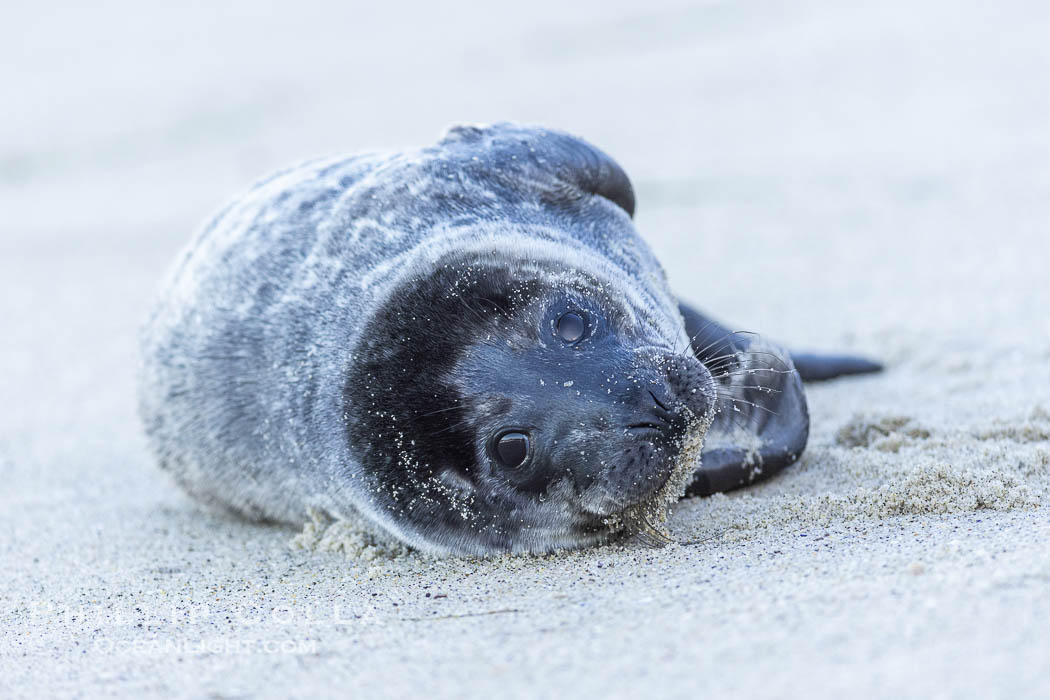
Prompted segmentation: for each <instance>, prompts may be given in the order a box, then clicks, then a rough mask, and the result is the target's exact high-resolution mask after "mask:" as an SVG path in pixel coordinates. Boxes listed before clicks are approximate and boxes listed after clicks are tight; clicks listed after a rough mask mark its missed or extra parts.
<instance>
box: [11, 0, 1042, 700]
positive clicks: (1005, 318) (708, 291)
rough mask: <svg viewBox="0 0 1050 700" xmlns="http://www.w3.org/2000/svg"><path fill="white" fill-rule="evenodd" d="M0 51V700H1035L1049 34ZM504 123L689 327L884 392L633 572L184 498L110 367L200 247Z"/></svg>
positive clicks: (620, 11)
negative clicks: (538, 149)
mask: <svg viewBox="0 0 1050 700" xmlns="http://www.w3.org/2000/svg"><path fill="white" fill-rule="evenodd" d="M8 14H10V15H11V19H10V21H8V22H5V26H4V27H3V28H0V56H2V57H3V59H4V60H0V75H2V76H3V84H4V85H5V86H6V92H7V99H6V100H5V103H6V106H5V109H4V110H3V112H2V113H0V211H2V212H3V213H4V216H3V219H2V222H0V324H2V325H0V328H2V331H0V397H2V398H3V405H2V406H0V479H2V482H3V483H2V486H0V563H2V564H3V573H4V575H3V583H2V584H0V626H2V628H3V630H4V632H3V634H2V635H0V695H2V696H4V697H49V696H58V697H96V696H134V697H214V698H233V697H256V696H259V697H306V696H336V697H355V698H356V697H361V698H370V697H398V696H405V695H407V694H414V693H418V694H422V693H426V695H427V696H429V697H431V698H443V697H450V698H451V697H455V698H460V697H492V696H498V697H559V696H565V695H570V694H571V695H572V696H578V697H596V696H604V697H632V696H638V695H639V694H642V693H645V694H650V695H652V696H658V697H682V698H704V697H742V698H767V697H768V698H786V697H801V696H806V697H810V698H824V697H828V698H841V697H865V698H866V697H872V698H881V697H894V698H912V697H914V698H992V697H996V698H999V697H1001V698H1045V697H1048V696H1050V313H1048V309H1050V281H1048V273H1047V269H1048V267H1050V247H1048V244H1047V236H1048V233H1050V231H1048V225H1050V224H1048V222H1050V130H1048V129H1047V123H1048V117H1050V90H1048V89H1047V78H1046V76H1047V75H1048V74H1050V42H1047V41H1046V38H1047V36H1050V6H1047V5H1046V4H1043V3H1037V2H1005V3H996V4H994V6H993V5H989V6H987V7H985V8H983V9H982V8H975V7H969V6H965V7H964V6H959V5H958V4H957V3H949V2H941V1H939V0H932V1H931V2H926V3H921V4H919V5H916V4H914V3H906V2H900V1H898V0H893V1H890V2H881V3H863V4H857V5H853V6H852V7H849V8H847V7H845V6H843V5H841V4H839V3H834V2H829V1H828V0H815V1H814V2H804V3H780V2H774V1H762V2H704V3H696V4H683V3H674V2H663V1H662V0H660V1H657V2H655V3H649V4H647V5H646V6H645V7H644V8H643V7H641V6H636V5H634V4H631V3H626V2H623V3H621V2H612V3H597V2H593V3H590V2H589V3H580V4H574V5H573V6H572V7H569V8H567V7H565V6H563V5H562V4H560V3H554V2H546V1H543V2H539V3H531V4H529V5H527V6H524V5H523V6H519V7H515V8H505V9H502V10H499V11H498V12H497V11H496V10H494V9H493V8H492V7H491V6H489V5H482V4H478V5H467V4H460V3H456V4H453V5H445V4H440V5H433V6H431V5H424V4H419V6H414V5H409V6H403V7H402V6H398V7H395V6H389V7H384V8H380V7H378V6H370V7H368V8H353V7H350V6H349V4H347V5H346V6H344V5H342V4H338V3H332V4H316V3H309V4H305V5H300V6H297V7H296V9H295V10H294V12H292V11H289V10H288V9H287V8H281V7H279V6H277V5H276V4H275V5H273V6H272V7H270V6H266V5H264V4H260V3H258V2H253V3H248V2H242V3H228V4H223V5H221V6H217V7H211V6H201V7H199V8H196V9H186V8H183V9H174V6H170V7H169V6H162V5H158V6H156V7H143V6H142V5H140V4H135V3H112V4H108V5H106V6H105V7H92V8H88V7H87V6H80V5H76V4H69V5H68V6H63V5H61V4H59V3H47V4H45V5H40V4H35V5H32V6H29V5H26V6H24V7H20V8H12V9H10V10H9V13H8ZM504 119H513V120H516V121H523V122H532V123H540V124H545V125H549V126H553V127H557V128H561V129H565V130H568V131H571V132H573V133H576V134H579V135H581V136H583V137H584V138H586V139H588V140H589V141H591V142H593V143H595V144H596V145H598V146H599V147H601V148H602V149H603V150H605V151H606V152H608V153H610V154H611V155H613V156H614V157H615V158H616V159H617V160H618V161H619V162H620V163H621V164H622V165H623V166H624V168H625V170H626V171H627V172H628V174H629V175H631V177H632V179H633V181H634V186H635V189H636V192H637V200H638V213H637V217H636V222H637V226H638V228H639V230H640V231H641V232H642V233H643V235H644V236H645V237H646V238H647V240H649V241H650V242H651V244H652V246H653V248H654V250H655V251H656V252H657V255H658V257H659V258H660V259H661V260H662V261H664V264H665V267H666V269H667V272H668V275H669V277H670V279H671V281H672V284H673V286H674V287H675V288H676V289H677V290H679V292H680V294H681V296H682V297H683V298H684V299H687V300H689V301H691V302H693V303H695V304H696V305H697V306H699V307H701V308H703V309H705V310H709V311H711V312H713V313H715V314H716V315H718V316H719V317H721V318H725V319H727V320H729V321H731V322H732V323H734V324H737V326H738V327H740V328H744V329H748V330H756V331H761V332H762V333H763V334H764V335H766V336H768V337H769V338H773V339H776V340H777V341H779V342H782V343H784V344H786V345H789V346H791V347H793V348H798V349H828V350H844V351H852V352H861V353H864V354H867V355H870V356H873V357H877V358H879V359H881V360H882V361H883V362H884V363H885V365H886V371H885V372H884V373H882V374H880V375H877V376H871V377H864V378H854V379H847V380H842V381H837V382H834V383H828V384H821V385H814V386H811V387H810V388H809V389H808V396H809V404H810V411H811V414H812V432H811V436H810V442H809V446H808V448H807V450H806V452H805V454H804V456H803V457H802V459H801V461H800V462H799V463H798V464H796V465H795V466H793V467H791V468H790V469H789V470H787V471H786V472H785V473H784V474H783V475H782V476H780V477H779V478H776V479H774V480H772V481H771V482H769V483H767V484H764V485H761V486H758V487H755V488H752V489H749V490H745V491H740V492H736V493H732V494H729V495H720V496H716V497H712V498H708V499H691V500H686V501H682V502H681V503H680V504H679V505H678V506H677V508H676V509H675V512H674V514H673V516H672V518H671V520H670V523H669V529H670V531H671V533H672V534H673V536H674V537H675V538H676V539H677V540H678V541H679V542H681V543H684V544H672V545H669V546H666V547H664V548H660V549H652V548H647V547H644V546H641V545H637V544H630V543H628V544H614V545H609V546H605V547H600V548H596V549H592V550H586V551H579V552H569V553H561V554H557V555H550V556H544V557H505V558H497V559H491V560H467V559H445V560H434V559H429V558H426V557H423V556H421V555H419V554H416V553H412V552H398V551H390V550H385V549H380V548H377V547H374V546H371V545H370V544H369V543H368V542H366V541H363V540H361V539H360V538H355V537H354V536H353V535H347V534H346V533H343V532H340V531H339V530H338V528H336V529H335V530H331V529H330V530H328V531H323V530H324V524H322V525H321V526H320V528H319V527H318V526H317V525H315V524H311V525H308V527H307V531H306V532H305V533H304V532H302V531H301V529H300V528H293V527H278V526H260V525H255V524H250V523H245V522H242V521H239V520H236V519H232V518H230V517H228V516H225V515H222V514H219V513H216V512H213V511H209V510H208V509H206V508H204V507H202V506H200V505H198V504H197V503H195V502H194V501H193V500H191V499H190V498H189V497H187V496H185V495H184V494H183V493H182V492H180V491H179V489H178V488H177V487H176V486H175V485H174V483H173V482H172V481H171V479H170V478H169V477H168V476H167V475H166V474H165V473H163V472H161V471H160V470H159V469H158V468H157V467H156V465H155V464H154V462H153V460H152V458H151V456H150V454H149V453H148V451H147V449H146V443H145V439H144V437H143V435H142V430H141V426H140V422H139V420H138V416H137V415H136V410H135V384H134V382H135V368H136V364H137V347H136V334H137V330H138V328H139V326H140V324H141V323H142V321H143V320H144V318H145V315H146V313H147V311H148V309H149V306H150V301H151V296H152V295H153V293H154V291H155V290H156V288H157V285H158V283H159V281H160V279H161V276H162V275H163V274H164V272H165V270H166V269H167V267H168V265H169V264H170V263H171V262H172V260H173V259H174V256H175V255H176V253H177V252H178V250H179V249H180V248H181V247H182V246H183V245H185V243H186V242H187V241H188V240H189V238H190V236H191V234H192V233H193V231H194V230H195V228H196V227H197V226H198V225H199V224H200V223H201V221H203V220H204V218H205V217H207V216H208V215H209V214H210V213H212V212H213V211H214V210H216V209H217V208H218V207H219V206H220V205H221V204H222V203H223V202H224V201H225V200H226V199H227V198H228V197H230V196H231V195H232V194H234V193H236V192H237V191H240V190H242V189H243V188H244V187H245V186H246V185H247V184H248V183H249V182H250V181H252V180H253V179H255V178H256V177H258V176H260V175H262V174H264V173H266V172H267V171H270V170H273V169H275V168H278V167H281V166H284V165H286V164H288V163H291V162H295V161H298V160H301V159H303V158H305V157H309V156H312V155H317V154H324V153H339V152H354V151H359V150H372V149H381V148H395V147H401V146H410V145H419V144H424V143H428V142H432V141H434V140H435V139H436V138H438V137H439V136H440V134H441V133H442V132H443V131H444V129H445V128H446V127H447V126H448V125H450V124H454V123H459V122H490V121H498V120H504ZM305 520H306V515H305V514H304V521H305ZM319 530H320V531H319Z"/></svg>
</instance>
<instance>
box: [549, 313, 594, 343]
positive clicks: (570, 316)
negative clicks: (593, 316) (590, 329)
mask: <svg viewBox="0 0 1050 700" xmlns="http://www.w3.org/2000/svg"><path fill="white" fill-rule="evenodd" d="M556 329H557V331H558V337H559V338H561V339H562V340H564V341H565V342H566V343H575V342H578V341H579V340H580V338H582V337H583V334H584V333H585V332H586V331H587V322H586V321H584V320H583V316H581V315H579V314H578V313H575V312H573V311H569V312H568V313H564V314H562V315H561V317H560V318H559V319H558V323H557V324H556Z"/></svg>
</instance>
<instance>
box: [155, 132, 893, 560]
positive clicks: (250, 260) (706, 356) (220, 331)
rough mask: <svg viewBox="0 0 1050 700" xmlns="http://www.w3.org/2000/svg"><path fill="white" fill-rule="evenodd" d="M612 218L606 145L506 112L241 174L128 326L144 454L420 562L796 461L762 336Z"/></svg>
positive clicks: (827, 364)
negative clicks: (684, 298)
mask: <svg viewBox="0 0 1050 700" xmlns="http://www.w3.org/2000/svg"><path fill="white" fill-rule="evenodd" d="M633 212H634V194H633V190H632V188H631V184H630V181H629V180H628V178H627V176H626V175H625V174H624V172H623V171H622V170H621V169H620V168H619V166H617V165H616V164H615V163H614V162H613V161H612V160H611V159H610V158H609V157H608V156H606V155H605V154H604V153H602V152H601V151H599V150H597V149H596V148H594V147H592V146H590V145H589V144H587V143H585V142H583V141H581V140H579V139H576V138H574V137H571V136H569V135H567V134H564V133H561V132H557V131H552V130H547V129H540V128H532V127H524V126H517V125H513V124H499V125H494V126H488V127H457V128H453V129H452V130H450V131H449V133H448V134H447V135H446V136H445V138H444V139H442V140H441V141H440V142H439V143H438V144H436V145H435V146H431V147H428V148H423V149H421V150H418V151H410V152H404V153H395V154H389V155H362V156H353V157H343V158H329V159H321V160H314V161H310V162H307V163H304V164H302V165H299V166H297V167H294V168H291V169H289V170H285V171H283V172H280V173H277V174H275V175H273V176H271V177H269V178H267V179H265V180H262V181H261V182H259V183H258V184H256V185H255V186H254V187H253V188H252V189H250V190H249V191H248V192H247V193H245V194H244V195H243V196H241V197H240V198H238V199H236V200H234V201H233V202H232V203H231V204H230V205H228V206H227V207H226V208H225V209H224V210H223V211H222V212H221V213H220V214H219V215H218V216H216V217H215V218H214V219H213V220H212V221H210V222H209V223H208V224H207V225H206V226H205V227H204V229H203V230H202V231H201V232H200V233H199V234H198V236H197V237H196V239H195V240H194V241H193V242H192V243H191V245H190V246H189V248H188V249H187V251H186V252H185V253H184V254H183V255H182V257H181V259H180V260H179V261H178V263H177V265H176V267H175V269H174V271H173V273H172V275H171V277H170V279H169V280H168V282H167V284H166V285H165V287H164V290H163V292H162V293H161V295H160V299H159V301H158V304H157V307H156V309H155V311H154V313H153V314H152V316H151V318H150V320H149V321H148V323H147V325H146V327H145V329H144V332H143V339H142V357H143V367H142V374H141V377H142V379H141V383H140V394H139V397H140V412H141V415H142V417H143V421H144V424H145V427H146V432H147V435H148V437H149V440H150V444H151V446H152V448H153V450H154V452H155V453H156V455H157V458H158V460H159V462H160V464H161V465H162V466H163V467H164V468H165V469H167V470H168V471H170V472H171V473H172V474H173V475H174V477H175V479H176V480H177V481H178V482H179V483H180V484H181V485H182V486H183V487H184V488H185V489H186V490H187V491H189V492H190V493H191V494H193V495H194V496H196V497H198V498H199V499H201V500H203V501H205V502H208V503H212V504H216V505H219V506H222V507H225V508H229V509H232V510H234V511H236V512H238V513H240V514H242V515H244V516H247V517H249V518H255V519H260V520H277V521H286V522H292V523H302V522H304V521H305V519H306V518H307V513H308V512H322V513H325V514H327V515H329V516H331V517H334V518H342V519H348V520H350V519H356V520H363V521H365V522H367V523H369V524H370V525H371V526H372V527H374V528H375V529H376V530H377V531H378V532H380V533H384V534H385V535H387V536H391V537H393V538H395V539H397V540H400V541H402V542H404V543H407V544H409V545H410V546H412V547H415V548H418V549H421V550H425V551H428V552H432V553H437V554H473V555H485V554H491V553H498V552H521V551H529V552H544V551H550V550H554V549H559V548H570V547H581V546H586V545H590V544H595V543H599V542H603V541H606V540H608V539H609V538H610V537H613V536H617V535H619V534H622V533H624V532H643V533H645V532H648V533H656V535H657V536H658V531H657V527H658V525H659V523H660V522H661V521H662V520H663V519H664V517H665V516H666V509H667V507H668V506H669V505H670V504H671V503H673V502H674V501H675V500H677V499H678V498H680V497H681V496H682V495H683V494H684V493H685V492H686V491H687V490H688V491H689V493H691V494H694V495H702V494H706V493H712V492H714V491H718V490H726V489H729V488H735V487H737V486H742V485H746V484H749V483H752V482H753V481H755V480H757V479H759V478H763V477H766V476H769V475H771V474H773V473H775V472H776V471H777V470H779V469H780V468H782V467H783V466H786V465H787V464H790V463H791V462H792V461H794V460H795V459H797V457H798V455H799V454H800V453H801V451H802V449H803V447H804V446H805V441H806V436H807V434H808V415H807V412H806V406H805V397H804V394H803V393H802V389H801V383H800V381H799V375H798V374H797V373H796V372H794V370H793V366H792V360H791V357H790V356H789V355H788V354H787V353H786V352H784V351H782V350H780V349H778V348H776V347H775V346H772V345H769V344H761V343H756V341H754V340H753V339H752V338H751V337H750V336H745V335H741V334H734V333H732V332H730V331H729V330H728V329H726V328H724V327H722V326H721V325H719V324H717V323H715V322H713V321H711V320H709V319H707V318H705V317H703V316H702V315H700V314H699V313H698V312H696V311H695V310H693V309H692V308H691V307H687V306H680V305H679V303H678V301H677V299H676V298H675V296H674V295H673V294H672V293H671V291H670V289H669V288H668V285H667V281H666V277H665V275H664V273H663V270H662V268H661V267H660V265H659V263H658V262H657V261H656V259H655V257H654V256H653V254H652V252H651V251H650V249H649V247H648V246H647V245H646V244H645V243H644V241H643V240H642V239H641V237H640V236H639V235H638V234H637V232H636V231H635V229H634V227H633V225H632V223H631V217H632V215H633ZM759 346H760V347H759ZM756 348H757V349H756ZM806 357H807V360H806V361H807V362H808V363H809V365H810V367H811V368H813V369H814V370H820V371H822V372H823V373H824V375H826V376H834V375H835V374H841V373H849V372H852V371H869V370H870V369H871V367H874V365H872V366H871V367H867V368H865V366H862V365H863V362H862V361H859V360H856V359H855V358H830V359H829V358H818V357H816V356H806ZM836 362H837V363H838V364H836ZM851 362H853V363H854V364H852V365H851V364H850V363H851ZM857 362H861V364H860V365H858V364H856V363H857ZM705 437H706V438H707V439H708V441H709V444H711V445H713V447H712V448H704V447H703V445H704V440H705ZM712 438H714V439H712ZM701 450H703V452H702V457H701Z"/></svg>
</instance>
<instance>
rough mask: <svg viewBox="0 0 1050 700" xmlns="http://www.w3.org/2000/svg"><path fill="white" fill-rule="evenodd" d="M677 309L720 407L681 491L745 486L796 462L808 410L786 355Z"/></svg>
mask: <svg viewBox="0 0 1050 700" xmlns="http://www.w3.org/2000/svg"><path fill="white" fill-rule="evenodd" d="M680 308H681V311H682V315H683V317H684V319H685V326H686V330H687V332H688V333H689V340H690V345H691V347H692V349H693V352H694V354H695V355H696V356H697V358H698V359H699V360H700V361H701V362H703V363H704V365H705V366H706V367H707V368H708V370H709V371H710V372H711V376H712V378H713V379H714V381H715V387H716V391H717V392H718V397H717V402H716V405H717V408H718V412H717V413H716V415H715V418H714V421H713V422H712V424H711V427H710V428H709V429H708V432H707V438H706V440H705V442H704V449H703V452H702V454H701V463H700V467H699V468H698V469H697V471H696V473H695V475H694V477H693V482H692V483H691V484H690V485H689V487H688V489H687V490H686V495H688V496H707V495H710V494H712V493H718V492H721V491H729V490H731V489H735V488H739V487H741V486H747V485H749V484H753V483H755V482H756V481H759V480H761V479H766V478H769V477H770V476H772V475H774V474H776V473H777V472H779V471H780V470H781V469H783V468H784V467H787V466H788V465H790V464H792V463H793V462H795V461H796V460H797V459H798V458H799V456H800V455H801V454H802V450H803V449H805V447H806V440H807V439H808V437H809V410H808V408H807V406H806V395H805V391H804V390H803V388H802V379H801V377H800V376H799V373H798V372H797V371H796V370H795V366H794V364H793V362H792V357H791V355H790V354H788V352H787V351H786V350H784V349H783V348H780V347H779V346H777V345H774V344H772V343H768V342H766V341H764V340H762V339H760V338H759V337H758V336H755V335H753V334H750V333H742V332H738V331H731V330H729V329H728V328H726V327H725V326H723V325H721V324H720V323H717V322H716V321H712V320H711V319H709V318H707V317H705V316H703V315H702V314H701V313H699V312H698V311H696V310H695V309H693V308H691V307H689V306H686V305H685V304H681V305H680Z"/></svg>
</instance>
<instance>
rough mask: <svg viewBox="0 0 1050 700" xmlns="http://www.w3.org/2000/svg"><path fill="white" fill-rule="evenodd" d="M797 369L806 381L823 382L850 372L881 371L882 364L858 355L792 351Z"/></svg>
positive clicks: (869, 372)
mask: <svg viewBox="0 0 1050 700" xmlns="http://www.w3.org/2000/svg"><path fill="white" fill-rule="evenodd" d="M791 360H792V362H794V363H795V369H797V370H798V374H799V376H800V377H802V381H804V382H822V381H824V380H827V379H834V378H835V377H844V376H847V375H850V374H871V373H873V372H881V371H882V365H880V364H879V363H878V362H874V361H872V360H869V359H867V358H865V357H857V356H856V355H825V354H815V353H808V352H807V353H800V352H793V353H791Z"/></svg>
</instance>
